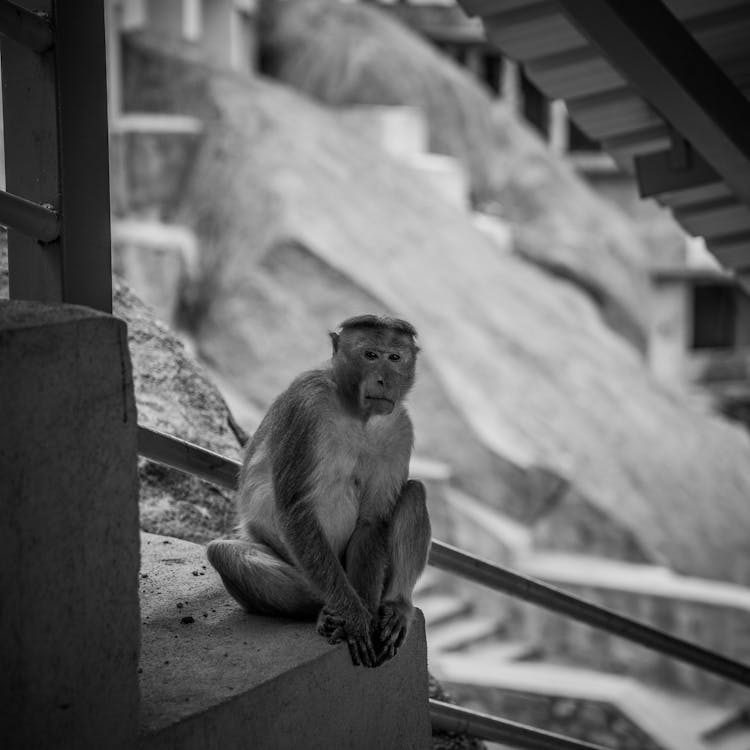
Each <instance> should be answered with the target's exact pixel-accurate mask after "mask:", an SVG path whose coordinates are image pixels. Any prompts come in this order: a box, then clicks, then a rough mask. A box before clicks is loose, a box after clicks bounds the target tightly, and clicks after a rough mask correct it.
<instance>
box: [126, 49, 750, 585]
mask: <svg viewBox="0 0 750 750" xmlns="http://www.w3.org/2000/svg"><path fill="white" fill-rule="evenodd" d="M139 54H140V55H141V56H142V57H143V56H145V57H144V59H148V60H149V61H150V62H149V71H150V77H149V81H151V85H152V88H151V89H148V90H147V91H145V94H144V95H147V96H153V91H154V90H156V89H155V82H156V81H157V80H158V81H159V83H158V86H159V87H161V90H163V91H165V92H166V93H165V94H164V96H163V97H162V100H163V105H164V106H167V105H171V106H173V107H175V108H176V111H182V112H191V111H196V110H200V111H202V112H204V113H206V112H207V113H210V114H209V115H208V116H207V117H206V118H205V123H206V130H205V135H204V139H203V142H202V144H201V146H200V149H199V152H198V155H197V159H196V162H195V164H194V167H193V170H192V179H191V180H190V181H189V182H188V184H187V185H186V189H185V192H184V195H183V197H182V207H181V213H180V214H179V216H180V217H181V218H182V220H183V221H185V222H188V223H189V224H190V225H191V226H192V227H193V228H194V229H195V231H196V233H197V234H198V237H199V244H200V247H201V264H202V270H201V271H200V282H199V283H198V285H197V286H196V287H195V288H194V289H193V290H192V308H191V309H192V314H191V315H189V316H188V317H187V320H188V321H189V323H190V325H191V326H192V330H193V332H194V336H195V339H196V342H197V346H198V348H199V351H200V352H201V353H202V355H203V356H205V357H206V358H207V359H208V360H209V362H210V364H211V365H212V366H213V367H215V368H217V369H220V370H221V372H222V375H223V377H224V378H226V379H227V381H229V383H230V385H231V386H232V387H233V388H234V389H236V390H237V391H239V392H241V393H243V394H245V395H246V397H247V398H248V399H249V400H252V401H254V402H255V403H256V405H258V406H260V407H261V408H263V407H265V405H266V404H267V402H268V400H269V399H270V398H271V396H272V394H274V393H276V392H277V391H278V390H280V389H281V388H282V387H283V386H284V385H285V384H286V383H287V382H289V380H290V379H291V378H292V377H293V375H294V374H295V373H296V372H298V371H299V370H301V369H303V368H305V367H309V366H311V365H314V364H315V363H316V362H318V361H320V360H322V359H324V358H326V357H327V356H328V354H329V352H328V351H327V345H326V337H325V332H326V329H327V328H329V327H331V326H333V325H335V324H336V323H337V322H339V321H340V320H341V319H343V318H344V317H346V315H350V314H353V313H359V312H363V311H364V309H363V308H367V309H368V310H373V311H375V312H378V311H380V310H384V311H388V312H392V313H395V314H398V315H400V316H402V317H405V318H407V319H409V320H411V321H412V322H413V323H414V324H415V325H416V326H417V328H418V329H419V332H420V334H421V336H420V338H421V345H422V349H423V356H422V361H423V367H422V383H420V385H419V386H418V387H417V388H416V390H415V393H414V397H413V399H412V412H413V415H414V418H415V423H416V428H417V435H418V449H420V450H423V449H426V448H427V447H429V453H430V454H434V456H435V457H437V458H440V459H442V460H446V461H449V462H450V463H451V464H452V466H453V467H454V469H455V471H456V474H457V476H458V477H459V479H460V480H461V479H462V481H468V480H470V479H471V477H472V471H470V470H467V465H471V463H470V462H471V461H472V460H474V458H473V456H474V452H473V450H472V449H473V447H474V446H477V445H480V446H481V448H480V450H479V451H478V452H477V455H479V456H480V457H481V461H482V462H484V461H485V460H486V461H487V462H488V463H491V465H492V472H493V474H491V476H497V475H501V476H502V477H503V481H502V482H499V483H498V486H497V490H498V491H496V492H495V493H494V494H493V493H492V489H491V488H490V487H489V486H488V487H487V488H486V491H485V492H484V494H482V495H481V497H482V498H483V499H484V500H485V501H486V502H489V503H492V504H494V505H495V506H496V507H501V508H503V509H505V510H509V511H510V512H517V514H518V515H519V516H520V517H523V516H524V508H525V507H526V506H525V502H526V500H527V499H528V495H524V494H523V493H524V491H525V490H526V489H528V487H529V486H531V485H533V484H534V482H529V483H528V484H527V485H526V486H524V483H523V481H518V480H517V477H518V473H519V472H520V473H521V474H522V479H528V475H527V473H526V472H529V475H531V476H535V475H539V474H541V475H542V476H543V477H549V478H551V481H552V483H553V484H554V491H551V493H550V497H551V500H550V503H551V506H553V507H554V509H556V510H557V512H558V513H559V512H560V509H563V510H564V509H565V508H566V507H567V505H569V506H570V513H571V514H572V515H573V516H574V517H575V515H576V514H580V513H581V508H582V507H585V506H586V505H588V506H590V507H594V508H595V509H596V510H597V513H598V515H599V516H600V517H602V518H605V519H607V521H608V522H611V523H613V524H615V525H616V526H617V527H618V528H619V529H621V530H622V532H623V534H625V535H630V536H631V537H632V538H634V539H635V540H636V541H637V545H636V546H637V548H638V549H639V550H642V552H643V554H644V555H645V556H646V557H647V558H648V559H652V560H660V561H665V562H668V563H670V564H672V565H673V566H674V567H675V568H677V569H678V570H681V571H684V572H689V573H692V574H694V575H703V576H715V577H718V578H726V579H729V580H735V581H748V580H750V548H749V547H748V545H747V538H748V534H749V533H750V508H748V505H747V502H746V498H747V496H748V494H750V461H749V460H748V459H749V458H750V439H749V438H748V436H747V434H746V433H745V432H744V431H742V430H741V429H739V428H736V427H734V426H732V425H730V424H728V423H727V422H725V421H724V420H722V419H719V418H717V417H713V416H710V415H707V414H703V413H699V412H697V411H695V410H693V409H692V408H690V406H689V405H688V404H687V403H685V402H684V401H683V400H681V398H680V397H679V396H678V395H676V394H674V393H672V392H670V391H668V390H666V389H665V388H664V387H662V386H660V385H659V384H658V383H657V382H655V381H654V379H653V378H652V377H651V376H650V374H649V373H648V371H647V370H646V368H645V366H644V363H643V362H642V360H641V358H640V357H639V355H638V354H637V352H636V351H635V350H634V349H633V348H632V347H631V346H630V345H629V344H628V343H627V342H626V341H625V340H624V339H623V338H622V337H620V336H618V335H616V334H614V333H613V332H612V330H611V329H610V328H609V327H608V326H606V325H605V324H604V323H603V321H602V318H601V316H600V314H599V310H598V308H597V307H596V305H595V304H594V303H593V302H592V300H591V298H590V297H589V296H587V295H586V294H584V293H582V292H581V291H580V290H579V289H577V288H576V287H575V286H573V285H571V284H569V283H566V282H564V281H562V280H558V279H556V278H553V277H551V276H549V275H548V274H546V273H544V272H542V271H540V270H539V269H538V268H537V267H536V266H535V265H532V264H529V263H527V262H525V261H524V260H523V259H520V258H518V257H517V256H513V255H509V254H504V253H502V252H500V251H499V249H498V246H497V245H495V244H494V243H493V242H492V240H490V239H488V238H487V237H486V236H485V235H483V234H482V233H480V232H479V231H478V230H476V229H475V228H474V227H473V225H472V224H471V222H470V221H469V220H468V219H467V217H466V215H465V214H464V213H462V212H461V211H459V210H458V209H454V208H452V207H451V206H450V205H448V204H446V203H444V202H441V200H440V198H439V196H437V194H436V193H435V192H434V191H432V190H431V189H430V186H429V185H428V184H427V183H426V182H424V181H423V180H421V179H420V178H419V176H418V175H415V174H413V173H411V172H407V171H405V170H404V169H403V168H401V167H400V166H399V165H398V163H396V162H395V161H392V160H391V159H389V158H388V157H387V156H386V155H385V154H384V153H382V152H381V151H379V150H377V149H375V148H373V147H372V146H371V145H370V144H369V143H368V142H367V141H366V140H364V139H363V138H362V137H360V135H359V134H358V133H357V132H356V131H355V130H354V129H352V128H351V127H347V126H346V125H345V124H342V123H341V122H340V121H339V119H338V118H337V117H336V115H335V113H333V112H331V111H329V110H326V109H324V108H322V107H321V106H319V105H316V104H314V103H312V102H310V101H307V100H305V99H303V98H301V97H300V96H299V95H295V94H294V93H293V92H291V91H289V90H288V89H285V88H282V87H279V86H276V85H272V84H270V83H268V82H266V81H263V80H260V79H251V78H248V77H242V76H237V75H233V74H222V73H219V72H216V71H211V70H208V69H205V68H201V67H200V66H196V65H193V64H188V63H184V62H180V61H179V60H178V59H176V58H172V59H170V60H167V59H164V58H163V57H162V58H160V57H159V54H157V53H155V52H154V53H148V51H147V50H144V49H141V50H140V52H139ZM149 54H150V57H149ZM159 60H161V62H159ZM160 65H161V77H159V76H158V75H157V73H158V72H159V66H160ZM136 73H137V70H136V68H135V67H134V68H133V70H132V71H131V75H132V76H133V81H137V80H138V78H137V75H136ZM139 90H140V91H141V92H142V93H144V89H143V88H141V89H138V88H137V87H136V86H133V87H132V88H131V95H133V92H136V93H137V92H138V91H139ZM152 100H154V101H155V97H154V98H153V99H152ZM431 383H433V384H434V385H430V384H431ZM423 386H425V387H423ZM454 415H458V416H457V418H454ZM467 446H468V449H467ZM464 461H467V462H469V463H468V464H467V463H463V462H464ZM480 484H481V482H480ZM542 484H544V482H542ZM561 487H562V488H563V489H562V490H561V489H560V488H561ZM480 489H481V487H480ZM532 499H533V498H532ZM538 510H539V509H538V508H535V511H538ZM551 510H552V507H548V508H547V512H548V513H549V512H551ZM590 515H591V514H589V516H590ZM579 543H582V544H586V540H583V541H582V542H580V540H579ZM586 549H588V547H586Z"/></svg>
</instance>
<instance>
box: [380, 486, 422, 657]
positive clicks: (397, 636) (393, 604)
mask: <svg viewBox="0 0 750 750" xmlns="http://www.w3.org/2000/svg"><path fill="white" fill-rule="evenodd" d="M431 538H432V529H431V527H430V518H429V516H428V515H427V502H426V495H425V489H424V485H423V484H422V483H421V482H417V481H415V480H409V481H408V482H406V484H405V485H404V488H403V490H402V491H401V496H400V497H399V499H398V502H397V503H396V508H395V510H394V513H393V517H392V520H391V533H390V547H389V558H390V559H389V567H388V576H387V579H386V582H385V590H384V592H383V599H382V601H381V604H380V609H379V611H378V624H377V629H376V633H377V636H376V637H377V640H378V642H379V649H380V650H379V658H378V662H379V663H382V662H384V661H386V660H387V659H391V658H393V657H394V656H395V655H396V652H397V651H398V649H399V648H400V647H401V645H402V644H403V642H404V640H405V639H406V635H407V633H408V632H409V626H410V625H411V621H412V619H413V617H414V606H413V604H412V592H413V591H414V586H415V584H416V582H417V579H418V578H419V576H420V575H421V574H422V571H423V570H424V568H425V565H426V564H427V554H428V552H429V550H430V540H431Z"/></svg>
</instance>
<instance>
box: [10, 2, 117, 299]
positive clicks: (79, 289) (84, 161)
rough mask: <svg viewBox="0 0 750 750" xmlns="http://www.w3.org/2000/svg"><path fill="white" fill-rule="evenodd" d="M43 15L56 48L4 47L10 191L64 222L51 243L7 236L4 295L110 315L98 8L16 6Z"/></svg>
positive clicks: (73, 4) (102, 43)
mask: <svg viewBox="0 0 750 750" xmlns="http://www.w3.org/2000/svg"><path fill="white" fill-rule="evenodd" d="M17 4H18V5H19V6H23V7H24V8H25V9H26V10H27V11H32V10H33V11H35V12H41V13H44V14H46V15H47V16H48V17H49V18H50V19H51V22H52V27H53V29H54V45H53V47H52V48H51V49H48V50H47V51H45V52H41V53H39V52H35V51H33V50H32V49H29V48H28V47H26V46H23V45H22V44H20V43H18V42H16V41H13V40H11V39H10V38H9V37H7V36H6V37H4V38H2V41H1V44H0V54H1V55H2V74H3V104H4V125H5V127H4V131H5V170H6V185H7V188H8V191H9V192H10V193H14V194H16V195H18V196H22V197H23V198H25V199H27V200H30V201H32V202H34V203H38V204H41V205H50V206H52V207H53V209H54V210H56V211H57V213H58V214H59V216H60V236H59V238H57V239H55V240H53V241H52V242H48V243H40V242H39V241H38V240H37V239H36V238H34V237H29V236H26V235H24V234H22V233H21V232H20V231H19V230H18V229H11V230H10V231H9V233H8V262H9V270H10V295H11V297H12V298H15V299H36V300H41V301H45V302H70V303H74V304H79V305H86V306H89V307H93V308H96V309H98V310H103V311H105V312H111V311H112V263H111V241H110V225H109V222H110V217H109V156H108V152H109V148H108V132H107V88H106V59H105V40H104V8H103V1H102V0H95V1H91V0H89V1H87V0H78V1H76V0H18V3H17Z"/></svg>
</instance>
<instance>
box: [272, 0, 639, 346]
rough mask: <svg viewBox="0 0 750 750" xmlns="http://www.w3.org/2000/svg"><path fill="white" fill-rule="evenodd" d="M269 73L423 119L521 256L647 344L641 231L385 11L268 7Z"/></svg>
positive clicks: (313, 4) (320, 2) (332, 5)
mask: <svg viewBox="0 0 750 750" xmlns="http://www.w3.org/2000/svg"><path fill="white" fill-rule="evenodd" d="M265 7H266V12H265V14H264V16H263V18H264V26H263V33H262V37H261V41H262V48H261V49H262V53H263V54H262V56H261V59H262V61H263V66H264V69H265V70H266V71H267V72H268V74H269V75H271V76H273V77H275V78H277V79H278V80H280V81H282V82H283V83H285V84H287V85H289V86H292V87H294V88H295V89H297V90H299V91H302V92H304V93H305V94H306V95H308V96H311V97H313V98H315V99H316V100H318V101H321V102H323V103H325V104H327V105H331V106H335V107H350V106H363V105H365V106H370V105H409V106H414V107H418V108H419V109H420V110H422V111H423V112H424V113H425V115H426V117H427V121H428V123H429V126H430V141H431V143H430V147H431V149H432V150H433V151H435V152H437V153H441V154H448V155H451V156H454V157H456V158H457V159H459V160H460V161H461V163H462V164H463V165H464V167H465V168H466V170H467V172H468V174H469V177H470V183H471V190H472V196H473V201H474V204H475V205H476V206H478V207H480V208H486V209H488V210H491V211H493V212H494V213H498V214H499V215H501V216H502V217H503V218H505V219H507V220H508V221H509V222H511V224H512V226H513V230H514V235H515V239H516V249H517V250H518V251H519V252H520V253H521V254H522V255H523V256H524V257H526V258H527V259H529V260H531V261H533V262H534V263H537V264H539V265H541V266H542V267H544V268H545V269H547V270H548V271H550V272H553V273H555V274H558V275H560V276H562V277H563V278H569V279H572V280H573V281H574V282H575V283H576V284H577V285H578V286H579V287H580V288H582V289H584V290H585V291H587V293H589V294H590V295H591V296H592V298H593V299H594V300H595V301H596V303H597V306H598V307H599V308H600V309H601V311H602V313H603V314H604V317H605V319H606V320H607V322H608V323H609V325H610V326H611V327H612V328H613V329H614V330H617V331H618V332H620V333H622V334H623V335H625V336H626V337H627V338H628V339H629V340H630V341H631V342H633V343H635V344H636V345H637V346H639V347H641V348H642V347H643V346H644V344H645V338H644V334H643V330H644V324H645V321H646V309H647V305H646V301H647V284H648V278H647V275H646V273H645V260H646V258H645V250H644V247H643V245H642V244H641V242H640V240H639V238H638V236H637V232H636V231H635V229H634V227H633V226H632V225H631V224H630V223H629V221H628V220H627V219H626V218H625V216H624V215H623V214H622V213H621V212H620V211H619V210H618V209H617V208H616V207H614V206H613V205H612V204H610V203H608V202H607V201H605V200H602V199H601V198H600V197H599V196H598V195H596V194H595V193H594V191H593V190H592V189H591V188H589V187H588V185H587V184H586V183H584V182H583V181H582V180H581V179H580V178H579V177H578V176H577V175H576V174H575V172H574V170H573V169H572V168H571V166H570V165H569V164H567V163H566V162H565V161H564V160H562V159H560V158H559V157H558V156H556V155H555V154H552V153H551V152H550V151H549V149H548V148H547V147H546V146H545V145H544V144H543V143H542V142H541V141H540V140H539V138H538V136H537V135H536V133H534V132H532V131H531V129H529V128H528V127H527V126H525V125H524V124H523V123H521V122H520V121H519V120H517V119H516V118H515V117H514V116H513V115H512V114H511V113H510V112H508V111H507V109H505V107H504V106H502V105H498V104H494V105H493V103H492V100H491V99H490V96H489V93H488V92H487V91H485V90H484V89H483V88H482V87H481V86H480V85H479V84H477V83H476V81H475V79H474V78H472V77H471V76H470V75H468V74H467V73H466V72H465V71H464V70H462V69H461V68H458V67H457V66H456V65H454V64H453V63H452V62H451V61H450V60H448V59H447V58H446V57H444V56H442V55H440V54H439V53H438V52H437V51H436V50H435V49H434V48H433V47H432V46H431V45H429V44H428V43H426V42H425V41H423V40H422V39H421V38H420V37H418V36H416V35H415V34H414V33H412V32H411V31H410V30H409V29H407V28H405V27H403V26H401V25H400V23H399V22H398V21H396V20H395V19H393V18H392V17H391V16H390V15H388V14H386V13H384V12H383V11H381V10H380V9H378V8H377V7H373V6H370V5H366V4H363V3H355V4H342V3H339V2H336V0H291V1H290V2H267V3H266V4H265Z"/></svg>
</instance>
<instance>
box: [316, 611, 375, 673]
mask: <svg viewBox="0 0 750 750" xmlns="http://www.w3.org/2000/svg"><path fill="white" fill-rule="evenodd" d="M371 631H372V615H371V614H370V612H369V610H368V609H367V608H366V607H365V606H364V605H363V604H361V603H360V602H357V604H356V605H352V606H349V607H333V606H332V605H331V604H330V603H329V604H327V605H326V606H324V607H323V609H321V610H320V614H319V615H318V633H320V635H322V636H323V637H324V638H326V639H327V640H328V643H330V644H335V643H340V642H341V641H346V643H347V645H348V646H349V653H350V655H351V657H352V663H353V664H354V665H355V666H360V665H363V666H365V667H374V666H376V664H375V662H376V659H375V649H374V648H373V645H372V636H371Z"/></svg>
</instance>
